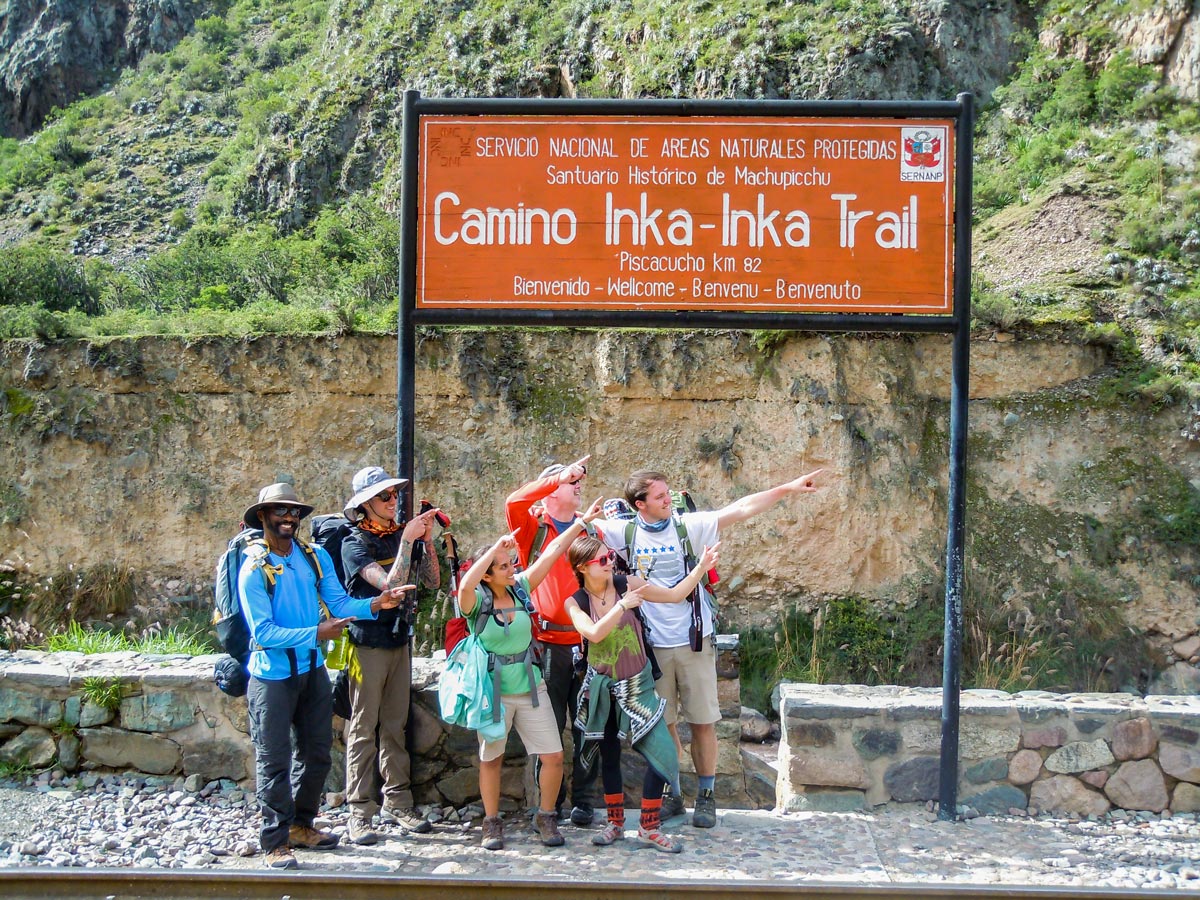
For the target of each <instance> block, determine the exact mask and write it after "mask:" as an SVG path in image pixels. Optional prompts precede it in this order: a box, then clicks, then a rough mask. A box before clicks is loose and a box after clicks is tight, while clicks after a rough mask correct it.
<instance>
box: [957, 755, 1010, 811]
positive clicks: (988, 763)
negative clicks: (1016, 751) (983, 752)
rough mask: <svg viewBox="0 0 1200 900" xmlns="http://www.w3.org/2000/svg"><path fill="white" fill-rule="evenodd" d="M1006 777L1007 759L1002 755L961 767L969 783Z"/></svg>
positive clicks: (985, 782)
mask: <svg viewBox="0 0 1200 900" xmlns="http://www.w3.org/2000/svg"><path fill="white" fill-rule="evenodd" d="M1007 777H1008V760H1007V759H1006V758H1005V757H1003V756H994V757H992V758H991V759H985V760H983V761H981V762H977V763H975V764H974V765H972V766H967V767H966V768H965V769H963V778H965V779H966V780H967V782H968V783H970V784H987V783H988V782H989V781H1000V780H1002V779H1004V778H1007ZM976 808H977V809H978V807H976Z"/></svg>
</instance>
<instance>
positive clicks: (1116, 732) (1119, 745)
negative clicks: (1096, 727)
mask: <svg viewBox="0 0 1200 900" xmlns="http://www.w3.org/2000/svg"><path fill="white" fill-rule="evenodd" d="M1157 747H1158V736H1157V735H1155V733H1154V726H1153V725H1151V724H1150V720H1149V719H1148V718H1146V717H1145V716H1138V717H1137V718H1136V719H1129V720H1127V721H1125V722H1118V723H1117V725H1116V727H1115V728H1114V729H1113V741H1112V753H1113V756H1114V757H1116V759H1117V760H1118V761H1124V760H1130V759H1145V758H1146V757H1148V756H1150V755H1151V754H1152V753H1153V752H1154V750H1155V748H1157Z"/></svg>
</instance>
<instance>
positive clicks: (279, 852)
mask: <svg viewBox="0 0 1200 900" xmlns="http://www.w3.org/2000/svg"><path fill="white" fill-rule="evenodd" d="M263 865H265V866H266V867H267V868H268V869H298V868H300V863H298V862H296V855H295V854H294V853H292V848H291V847H289V846H288V845H287V844H281V845H280V846H278V847H276V848H274V849H273V850H268V851H267V852H266V853H265V854H264V855H263Z"/></svg>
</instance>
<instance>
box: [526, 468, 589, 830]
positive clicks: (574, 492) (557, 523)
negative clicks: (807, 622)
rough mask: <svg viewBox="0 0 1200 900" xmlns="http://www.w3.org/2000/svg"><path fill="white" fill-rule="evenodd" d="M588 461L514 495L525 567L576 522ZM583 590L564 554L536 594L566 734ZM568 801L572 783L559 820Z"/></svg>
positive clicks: (581, 819)
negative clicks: (569, 604)
mask: <svg viewBox="0 0 1200 900" xmlns="http://www.w3.org/2000/svg"><path fill="white" fill-rule="evenodd" d="M590 458H591V457H590V456H585V457H583V458H582V459H580V460H577V461H576V462H573V463H571V464H570V465H567V466H564V465H563V464H562V463H554V465H551V466H547V467H546V468H545V469H543V470H542V474H541V475H539V476H538V478H537V480H536V481H531V482H529V484H526V485H524V486H522V487H520V488H518V489H517V490H515V491H513V492H512V493H511V494H510V495H509V497H508V500H507V501H505V504H504V513H505V517H506V518H507V519H508V528H509V530H510V531H514V532H516V540H517V553H518V555H519V556H520V559H521V565H522V566H529V565H530V564H531V563H533V562H534V560H536V559H537V557H538V556H539V555H540V554H541V551H542V549H543V548H544V547H545V546H546V545H547V544H549V543H550V542H551V541H552V540H554V538H555V537H556V536H557V535H559V534H560V533H562V532H564V531H566V530H567V529H568V528H569V527H570V526H571V523H572V522H574V521H575V513H577V512H578V511H579V510H580V509H581V508H582V506H583V479H584V478H585V477H586V476H587V461H588V460H589V459H590ZM577 590H579V582H578V581H577V580H576V578H575V573H574V572H572V571H571V566H570V564H569V563H568V562H567V557H566V554H563V555H562V556H561V557H560V558H559V559H558V560H557V561H556V562H555V563H554V566H553V567H552V568H551V569H550V572H549V574H548V575H546V577H545V579H544V580H543V581H542V583H541V584H539V585H538V586H537V588H536V589H535V590H534V592H533V605H534V606H535V607H536V608H537V612H538V614H537V615H536V616H535V617H534V620H533V627H534V637H535V638H536V639H537V640H539V641H541V642H542V643H543V644H544V645H545V647H546V652H547V653H549V654H550V664H549V669H548V677H547V679H546V693H547V694H548V695H549V696H550V707H551V708H552V709H553V710H554V718H555V720H556V721H557V722H558V730H559V732H561V731H562V730H563V728H565V727H566V723H567V713H568V710H570V718H571V719H572V720H574V718H575V703H576V699H577V697H578V695H579V678H578V677H577V676H576V674H575V659H576V657H577V656H578V654H579V647H580V637H579V632H577V631H576V630H575V627H574V626H573V625H572V624H571V619H570V617H569V616H568V615H567V614H566V612H565V611H564V610H563V601H564V600H566V598H567V597H570V596H571V595H572V594H574V593H575V592H576V591H577ZM571 736H572V738H573V742H574V745H575V747H577V748H578V747H582V746H583V735H582V734H580V733H579V731H578V729H576V728H574V727H573V726H572V729H571ZM580 762H581V761H580V759H579V754H578V753H575V752H572V763H571V804H572V807H573V808H572V809H571V822H572V823H573V824H575V825H581V826H582V825H590V824H591V823H592V816H593V807H592V801H591V791H590V787H591V784H590V782H589V780H588V777H587V772H586V770H584V769H582V768H581V766H580ZM566 799H567V779H566V778H564V779H563V783H562V787H561V788H559V792H558V802H557V803H556V805H555V808H556V811H557V812H558V814H559V818H562V806H563V803H564V802H566Z"/></svg>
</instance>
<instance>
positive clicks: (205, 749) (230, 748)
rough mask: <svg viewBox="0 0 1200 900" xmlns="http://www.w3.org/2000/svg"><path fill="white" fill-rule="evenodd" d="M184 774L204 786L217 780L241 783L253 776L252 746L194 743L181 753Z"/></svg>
mask: <svg viewBox="0 0 1200 900" xmlns="http://www.w3.org/2000/svg"><path fill="white" fill-rule="evenodd" d="M183 771H184V772H185V773H187V774H188V775H192V774H196V775H200V776H201V777H202V778H203V779H204V781H205V782H206V783H207V782H209V781H216V780H217V779H218V778H228V779H230V780H231V781H241V780H242V779H244V778H250V777H252V776H253V775H254V746H253V745H252V744H251V743H250V742H249V741H195V742H193V743H191V744H189V745H187V747H185V748H184V750H183Z"/></svg>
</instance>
